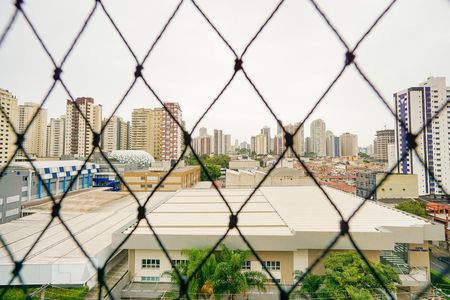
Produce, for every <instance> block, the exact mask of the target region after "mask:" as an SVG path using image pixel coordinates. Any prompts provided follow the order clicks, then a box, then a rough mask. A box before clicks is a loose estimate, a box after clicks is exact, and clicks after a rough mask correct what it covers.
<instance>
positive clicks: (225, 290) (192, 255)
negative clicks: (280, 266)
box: [169, 244, 266, 299]
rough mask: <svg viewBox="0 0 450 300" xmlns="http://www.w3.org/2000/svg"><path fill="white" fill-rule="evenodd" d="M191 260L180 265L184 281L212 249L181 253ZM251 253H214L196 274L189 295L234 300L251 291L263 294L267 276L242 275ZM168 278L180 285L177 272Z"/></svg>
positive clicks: (233, 251) (261, 274)
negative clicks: (236, 296) (222, 296)
mask: <svg viewBox="0 0 450 300" xmlns="http://www.w3.org/2000/svg"><path fill="white" fill-rule="evenodd" d="M182 253H183V255H185V256H186V257H187V259H188V261H187V263H186V264H183V265H179V266H177V268H178V269H179V271H180V273H181V275H183V276H184V277H185V278H187V277H189V276H191V275H192V274H193V273H194V271H195V270H196V268H197V266H198V265H200V263H201V262H202V261H203V259H204V258H205V257H206V256H207V255H208V253H209V249H208V248H205V249H198V248H193V249H187V250H183V251H182ZM250 255H251V253H250V251H243V250H231V249H229V248H228V247H226V246H225V245H223V244H222V245H220V251H216V252H214V253H212V254H211V255H210V256H209V257H208V259H207V260H206V262H205V264H203V266H202V267H201V268H200V269H199V270H198V272H197V273H195V275H194V277H193V278H192V280H191V281H190V284H189V293H190V294H192V295H198V294H201V295H204V296H206V297H208V298H209V297H211V296H212V295H228V296H229V298H230V299H231V298H234V296H235V295H237V294H239V293H246V292H247V291H249V290H250V289H257V290H264V287H265V282H266V275H265V274H264V273H262V272H256V271H242V266H243V265H244V263H245V262H246V261H247V260H248V259H249V257H250ZM169 275H170V276H171V278H172V281H173V282H175V283H177V284H178V285H180V282H179V278H178V277H177V275H176V273H175V271H174V270H173V271H171V272H170V273H169Z"/></svg>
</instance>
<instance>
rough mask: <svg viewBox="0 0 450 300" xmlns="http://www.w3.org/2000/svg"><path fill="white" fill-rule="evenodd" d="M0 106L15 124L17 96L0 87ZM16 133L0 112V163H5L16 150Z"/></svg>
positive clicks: (16, 118)
mask: <svg viewBox="0 0 450 300" xmlns="http://www.w3.org/2000/svg"><path fill="white" fill-rule="evenodd" d="M0 106H1V108H2V110H3V112H4V113H5V114H6V115H7V117H8V118H9V119H10V121H11V122H12V124H13V125H15V126H17V121H18V115H17V114H18V107H17V98H16V96H14V95H13V94H11V93H10V92H9V91H7V90H3V89H0ZM15 142H16V135H15V134H14V129H13V128H12V127H11V126H10V125H9V123H8V121H7V118H6V117H5V116H4V115H3V113H1V112H0V165H2V164H6V163H7V162H8V160H9V159H10V157H11V156H12V155H13V153H14V151H15V150H16V146H15Z"/></svg>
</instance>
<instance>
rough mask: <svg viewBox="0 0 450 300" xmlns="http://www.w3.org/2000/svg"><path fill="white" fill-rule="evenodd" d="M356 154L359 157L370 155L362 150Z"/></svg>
mask: <svg viewBox="0 0 450 300" xmlns="http://www.w3.org/2000/svg"><path fill="white" fill-rule="evenodd" d="M358 156H359V157H361V158H369V157H370V156H369V155H368V154H367V153H364V152H358Z"/></svg>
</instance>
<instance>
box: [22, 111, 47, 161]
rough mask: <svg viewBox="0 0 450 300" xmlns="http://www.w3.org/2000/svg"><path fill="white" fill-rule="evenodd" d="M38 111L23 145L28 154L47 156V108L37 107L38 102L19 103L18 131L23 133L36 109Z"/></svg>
mask: <svg viewBox="0 0 450 300" xmlns="http://www.w3.org/2000/svg"><path fill="white" fill-rule="evenodd" d="M38 110H39V112H38V113H37V115H36V118H35V119H34V120H33V123H31V125H30V127H29V129H28V131H27V133H26V135H25V141H24V144H23V147H24V148H25V151H26V152H27V154H28V155H31V156H37V157H45V156H47V110H46V109H45V108H41V109H39V104H38V103H33V102H25V103H24V104H23V105H19V128H18V130H19V132H21V133H23V132H24V131H25V129H26V128H27V126H28V124H30V122H31V120H32V118H33V116H34V114H35V113H36V111H38Z"/></svg>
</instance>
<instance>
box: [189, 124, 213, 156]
mask: <svg viewBox="0 0 450 300" xmlns="http://www.w3.org/2000/svg"><path fill="white" fill-rule="evenodd" d="M199 131H200V136H198V137H195V138H193V139H192V147H193V148H194V151H195V153H197V155H204V154H206V155H211V154H212V152H213V147H214V141H213V137H212V136H210V135H208V131H207V129H206V128H205V127H202V128H200V130H199Z"/></svg>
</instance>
